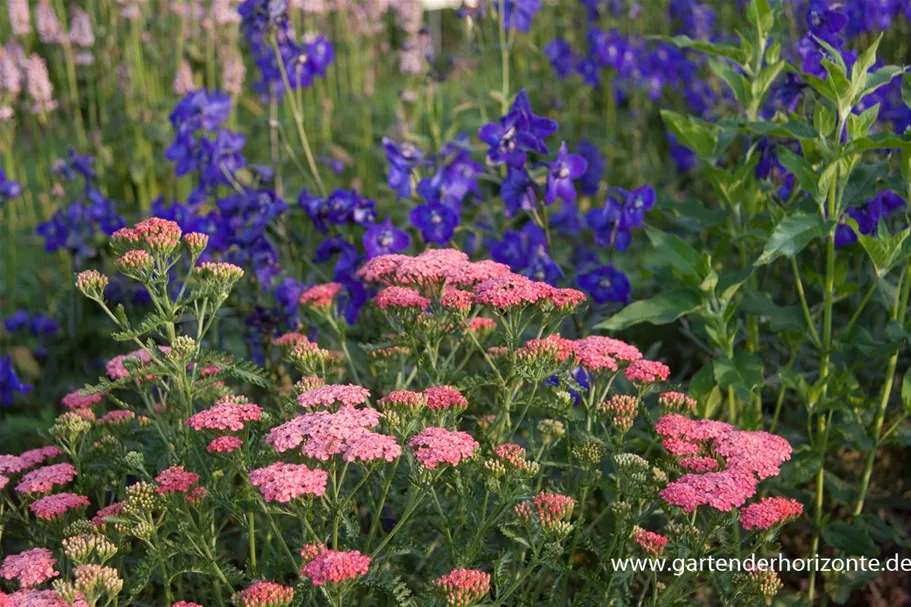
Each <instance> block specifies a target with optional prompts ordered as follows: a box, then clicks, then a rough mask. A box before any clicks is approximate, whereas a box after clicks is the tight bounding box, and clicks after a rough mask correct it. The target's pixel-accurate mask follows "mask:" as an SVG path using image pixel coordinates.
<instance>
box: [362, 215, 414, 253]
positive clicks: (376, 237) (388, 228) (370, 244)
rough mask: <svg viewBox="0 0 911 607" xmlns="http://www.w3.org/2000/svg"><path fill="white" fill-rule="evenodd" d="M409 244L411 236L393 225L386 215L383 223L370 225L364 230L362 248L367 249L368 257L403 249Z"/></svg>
mask: <svg viewBox="0 0 911 607" xmlns="http://www.w3.org/2000/svg"><path fill="white" fill-rule="evenodd" d="M410 244H411V236H409V235H408V232H406V231H404V230H400V229H398V228H397V227H395V226H394V225H393V224H392V220H391V219H390V218H388V217H387V218H386V221H384V222H383V223H381V224H377V225H375V226H372V227H371V228H370V229H368V230H367V231H366V232H364V250H365V251H367V258H368V259H372V258H373V257H377V256H379V255H386V254H387V253H398V252H400V251H404V250H405V249H407V248H408V246H409V245H410Z"/></svg>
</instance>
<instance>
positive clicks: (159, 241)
mask: <svg viewBox="0 0 911 607" xmlns="http://www.w3.org/2000/svg"><path fill="white" fill-rule="evenodd" d="M133 230H135V232H136V233H137V234H139V237H140V239H141V242H142V243H143V244H145V246H146V247H147V248H148V249H149V250H150V251H151V252H152V253H156V254H162V255H170V254H171V253H173V252H174V249H176V248H177V246H178V245H179V244H180V236H181V234H182V231H181V229H180V226H179V225H177V223H176V222H174V221H170V220H168V219H161V218H159V217H150V218H148V219H146V220H144V221H140V222H139V223H137V224H136V227H134V228H133Z"/></svg>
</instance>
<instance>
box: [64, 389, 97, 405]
mask: <svg viewBox="0 0 911 607" xmlns="http://www.w3.org/2000/svg"><path fill="white" fill-rule="evenodd" d="M103 399H104V394H92V395H91V396H82V395H81V394H80V393H79V390H75V391H74V392H70V393H69V394H67V395H66V396H64V397H63V399H62V400H61V401H60V404H62V405H63V406H64V407H66V408H67V409H82V408H83V407H91V406H92V405H97V404H98V403H100V402H101V401H102V400H103Z"/></svg>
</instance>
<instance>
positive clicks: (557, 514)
mask: <svg viewBox="0 0 911 607" xmlns="http://www.w3.org/2000/svg"><path fill="white" fill-rule="evenodd" d="M532 503H533V504H534V507H535V512H536V513H537V515H538V521H539V522H540V523H541V528H542V529H545V530H547V529H552V528H555V527H556V526H557V525H559V523H562V522H566V521H569V519H570V518H571V517H572V514H573V507H574V506H575V505H576V500H574V499H573V498H571V497H569V496H568V495H563V494H561V493H550V492H547V491H542V492H541V493H539V494H538V495H536V496H535V497H534V499H533V500H532Z"/></svg>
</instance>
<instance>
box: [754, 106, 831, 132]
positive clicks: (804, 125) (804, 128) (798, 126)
mask: <svg viewBox="0 0 911 607" xmlns="http://www.w3.org/2000/svg"><path fill="white" fill-rule="evenodd" d="M820 105H821V104H818V105H817V107H819V106H820ZM833 121H834V119H833ZM743 128H744V130H746V131H747V132H750V133H757V134H759V135H771V136H775V137H786V138H788V139H799V140H801V141H813V140H816V139H819V132H817V130H816V128H814V126H813V125H812V124H810V123H808V122H805V121H803V120H788V121H787V122H785V123H784V124H776V123H774V122H769V121H768V120H759V121H756V122H750V123H748V124H746V125H745V126H744V127H743ZM832 128H835V126H834V124H833V126H832Z"/></svg>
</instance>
